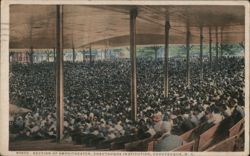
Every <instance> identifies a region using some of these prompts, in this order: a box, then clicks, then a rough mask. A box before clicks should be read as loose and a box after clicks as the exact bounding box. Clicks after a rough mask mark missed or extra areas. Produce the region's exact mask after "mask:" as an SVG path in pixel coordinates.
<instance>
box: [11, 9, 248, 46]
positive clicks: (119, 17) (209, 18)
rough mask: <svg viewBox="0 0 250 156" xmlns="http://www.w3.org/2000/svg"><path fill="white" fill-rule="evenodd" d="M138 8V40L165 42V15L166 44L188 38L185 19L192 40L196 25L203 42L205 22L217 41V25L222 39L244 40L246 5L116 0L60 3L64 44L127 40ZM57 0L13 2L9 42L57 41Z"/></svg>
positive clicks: (196, 38)
mask: <svg viewBox="0 0 250 156" xmlns="http://www.w3.org/2000/svg"><path fill="white" fill-rule="evenodd" d="M133 8H137V10H138V16H137V21H136V22H137V29H136V31H137V36H136V41H137V42H136V44H137V45H154V44H163V43H164V23H165V20H166V17H167V15H169V19H170V24H171V29H170V44H184V43H185V42H186V25H187V22H189V25H190V31H191V34H192V36H191V43H193V44H196V43H197V44H199V39H200V36H199V35H200V26H203V35H204V42H205V43H208V41H209V33H208V32H209V27H211V30H212V40H213V42H214V41H215V28H216V27H218V34H219V41H220V32H221V30H223V42H224V43H239V42H244V36H245V28H244V26H245V20H244V18H245V16H244V12H245V11H244V6H222V5H216V6H215V5H214V6H213V5H211V6H157V5H154V6H147V5H139V6H132V5H131V6H125V5H122V6H119V5H113V6H111V5H109V6H107V5H88V6H86V5H64V10H63V11H64V15H63V33H64V48H66V49H70V48H72V47H74V48H75V49H83V48H87V47H89V45H91V47H94V48H107V47H108V48H109V47H120V46H128V45H129V11H130V10H131V9H133ZM55 25H56V6H55V5H11V6H10V48H11V49H29V48H30V47H33V48H35V49H47V48H54V47H55V27H56V26H55Z"/></svg>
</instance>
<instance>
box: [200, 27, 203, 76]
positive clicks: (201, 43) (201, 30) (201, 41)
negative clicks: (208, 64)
mask: <svg viewBox="0 0 250 156" xmlns="http://www.w3.org/2000/svg"><path fill="white" fill-rule="evenodd" d="M200 67H201V71H200V78H201V80H202V79H203V27H202V26H200Z"/></svg>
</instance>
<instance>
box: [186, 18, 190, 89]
mask: <svg viewBox="0 0 250 156" xmlns="http://www.w3.org/2000/svg"><path fill="white" fill-rule="evenodd" d="M190 35H191V33H190V30H189V22H187V36H186V50H187V61H186V63H187V64H186V67H187V86H188V87H189V86H190V67H189V62H190V57H189V50H190Z"/></svg>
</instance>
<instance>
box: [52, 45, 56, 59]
mask: <svg viewBox="0 0 250 156" xmlns="http://www.w3.org/2000/svg"><path fill="white" fill-rule="evenodd" d="M53 53H54V62H56V48H53Z"/></svg>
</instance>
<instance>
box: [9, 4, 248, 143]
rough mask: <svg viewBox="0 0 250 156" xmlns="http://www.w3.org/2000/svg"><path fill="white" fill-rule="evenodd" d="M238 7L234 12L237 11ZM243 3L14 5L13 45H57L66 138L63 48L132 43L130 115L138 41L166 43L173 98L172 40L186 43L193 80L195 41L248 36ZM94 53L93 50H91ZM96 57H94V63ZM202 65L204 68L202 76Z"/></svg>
mask: <svg viewBox="0 0 250 156" xmlns="http://www.w3.org/2000/svg"><path fill="white" fill-rule="evenodd" d="M232 10H233V11H232ZM244 10H245V8H244V6H222V5H218V6H217V5H211V6H157V5H154V6H149V5H138V6H133V5H128V6H126V5H121V6H119V5H113V6H112V5H88V6H87V5H11V6H10V49H22V50H23V51H24V50H27V49H28V50H30V51H31V52H33V51H34V49H54V50H55V53H56V55H55V56H56V105H57V121H59V122H57V140H58V142H60V141H61V140H62V138H63V122H64V119H63V116H64V115H63V114H64V102H63V97H64V88H63V86H64V85H63V84H64V77H63V70H64V69H63V50H64V49H73V52H74V51H75V49H80V50H85V49H89V51H90V52H91V49H93V48H104V49H105V48H107V47H121V46H128V45H129V49H130V60H131V106H132V107H131V108H132V114H131V119H133V120H136V117H137V98H136V97H137V89H136V88H137V84H136V46H137V45H153V44H162V45H164V46H165V50H164V68H163V70H164V84H163V85H164V91H163V92H164V96H165V97H168V88H169V85H168V58H169V48H168V47H169V44H186V53H187V56H186V60H187V61H186V68H187V73H186V79H187V86H189V85H190V67H189V62H190V61H189V59H190V57H189V50H190V44H200V64H201V66H200V67H201V69H202V68H203V44H209V61H210V63H212V46H211V45H212V43H215V46H216V57H215V59H216V60H215V63H216V61H217V60H218V57H219V56H221V55H223V51H220V52H219V44H220V45H223V44H226V43H243V44H244V41H245V37H244V36H245V20H244V19H245V15H244V14H245V11H244ZM90 56H91V55H90ZM91 61H92V59H91V57H90V62H91ZM202 72H203V70H201V73H200V74H201V78H202V74H203V73H202Z"/></svg>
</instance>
